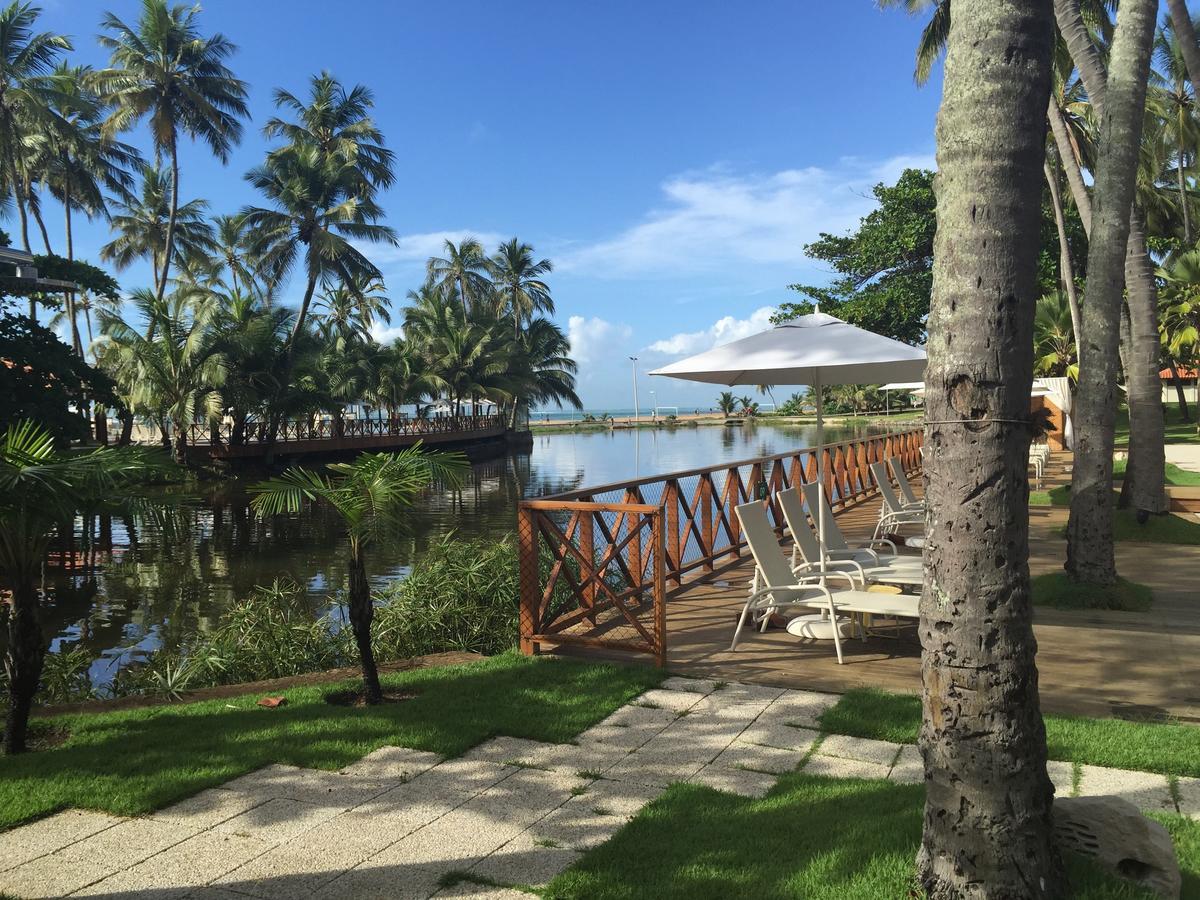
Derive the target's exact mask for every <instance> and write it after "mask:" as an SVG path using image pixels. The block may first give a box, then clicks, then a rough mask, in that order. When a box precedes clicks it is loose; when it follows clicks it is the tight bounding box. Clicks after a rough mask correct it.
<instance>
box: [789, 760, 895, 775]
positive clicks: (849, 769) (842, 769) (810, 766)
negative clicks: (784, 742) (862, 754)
mask: <svg viewBox="0 0 1200 900" xmlns="http://www.w3.org/2000/svg"><path fill="white" fill-rule="evenodd" d="M801 771H802V772H804V773H805V774H806V775H821V776H823V777H825V778H887V777H888V774H889V773H890V772H891V767H890V766H880V765H877V764H875V763H869V762H862V761H861V760H857V759H845V758H843V757H840V756H821V755H820V754H814V755H813V756H810V757H809V759H808V762H806V763H805V764H804V768H803V769H801Z"/></svg>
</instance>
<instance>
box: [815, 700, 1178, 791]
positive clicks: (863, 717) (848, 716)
mask: <svg viewBox="0 0 1200 900" xmlns="http://www.w3.org/2000/svg"><path fill="white" fill-rule="evenodd" d="M1045 722H1046V743H1047V746H1048V748H1049V753H1050V758H1051V759H1060V760H1065V761H1067V762H1074V763H1081V764H1086V765H1093V766H1110V767H1112V768H1117V769H1138V770H1140V771H1143V772H1159V773H1162V774H1163V775H1187V776H1191V777H1197V776H1200V729H1198V728H1196V726H1194V725H1181V724H1174V723H1157V722H1130V721H1126V720H1124V719H1088V718H1081V717H1075V716H1050V715H1048V716H1045ZM920 727H921V698H920V697H915V696H912V695H909V694H890V693H887V692H885V691H878V690H874V689H873V688H860V689H856V690H852V691H847V692H846V693H845V694H844V695H843V696H842V699H841V700H840V701H838V704H837V705H836V706H834V707H833V708H832V709H829V710H826V711H825V713H824V714H823V715H822V716H821V728H822V729H823V730H825V731H831V732H836V733H838V734H849V735H853V736H855V737H864V738H875V739H876V740H882V741H895V742H897V743H905V744H912V743H916V740H917V732H918V730H919V729H920Z"/></svg>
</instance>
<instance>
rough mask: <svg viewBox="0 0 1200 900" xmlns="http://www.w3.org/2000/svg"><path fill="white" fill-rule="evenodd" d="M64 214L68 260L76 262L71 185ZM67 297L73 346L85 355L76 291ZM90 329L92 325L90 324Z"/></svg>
mask: <svg viewBox="0 0 1200 900" xmlns="http://www.w3.org/2000/svg"><path fill="white" fill-rule="evenodd" d="M63 216H64V218H65V220H66V221H65V226H66V228H65V231H66V240H67V260H68V262H74V260H75V242H74V238H73V237H72V235H71V189H70V186H67V188H66V189H65V190H64V192H63ZM66 298H67V320H68V321H69V322H70V323H71V346H73V347H74V348H75V352H76V353H78V354H79V355H80V356H81V357H82V356H83V340H82V339H81V338H80V336H79V312H78V310H77V309H76V306H75V292H74V291H68V292H67V294H66ZM89 331H90V325H89ZM88 341H89V343H90V341H91V335H90V334H89V335H88Z"/></svg>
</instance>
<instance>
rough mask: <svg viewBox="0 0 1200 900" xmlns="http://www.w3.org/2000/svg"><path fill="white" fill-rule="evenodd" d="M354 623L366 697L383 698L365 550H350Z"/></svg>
mask: <svg viewBox="0 0 1200 900" xmlns="http://www.w3.org/2000/svg"><path fill="white" fill-rule="evenodd" d="M349 569H350V591H349V601H350V604H349V605H350V609H349V612H350V627H351V629H352V630H353V631H354V642H355V643H356V644H357V645H358V656H359V659H360V660H361V662H362V673H363V697H364V699H365V700H366V702H367V703H379V702H381V701H382V700H383V688H382V687H381V686H380V684H379V669H378V668H377V667H376V665H375V651H374V650H373V649H372V647H371V622H372V621H373V620H374V618H375V607H374V605H373V604H372V603H371V588H370V585H369V584H368V583H367V567H366V564H365V563H364V561H363V557H362V551H361V550H355V549H351V551H350V566H349Z"/></svg>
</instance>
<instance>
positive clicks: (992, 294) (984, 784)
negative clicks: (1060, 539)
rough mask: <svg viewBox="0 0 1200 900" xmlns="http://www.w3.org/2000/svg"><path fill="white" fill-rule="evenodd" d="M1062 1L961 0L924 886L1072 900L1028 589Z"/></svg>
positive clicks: (936, 392)
mask: <svg viewBox="0 0 1200 900" xmlns="http://www.w3.org/2000/svg"><path fill="white" fill-rule="evenodd" d="M1051 37H1052V29H1051V20H1050V7H1049V3H1048V0H1030V2H1024V3H1012V2H1004V3H996V2H995V0H955V6H954V17H953V19H952V21H951V25H950V37H949V44H948V52H947V57H946V75H945V88H944V95H943V99H942V108H941V112H940V113H939V114H938V125H937V161H938V176H937V187H936V190H937V226H938V227H937V237H936V238H935V243H934V269H933V296H932V302H931V309H930V318H929V341H928V345H927V348H928V353H929V363H928V367H927V368H926V371H925V382H926V385H927V386H928V393H927V395H926V417H927V424H926V426H925V444H926V448H927V451H926V457H925V460H926V462H925V466H926V479H927V481H926V484H927V488H926V499H927V503H928V509H929V514H928V520H927V541H926V545H925V586H924V590H923V592H922V595H921V624H920V630H921V644H922V651H923V652H922V655H921V673H922V681H923V707H924V717H923V723H922V727H921V738H920V745H921V753H922V756H923V757H924V761H925V780H926V799H925V822H924V834H923V837H922V843H921V852H920V855H919V857H918V872H919V876H920V879H921V882H922V884H923V886H924V888H925V890H926V892H927V894H928V896H930V897H934V898H965V897H971V898H1000V897H1005V898H1007V897H1045V898H1050V897H1062V896H1064V895H1065V894H1066V890H1065V888H1066V885H1065V876H1064V874H1063V867H1062V861H1061V860H1060V858H1059V855H1058V852H1057V849H1056V847H1055V845H1054V841H1053V837H1052V827H1051V815H1050V813H1051V802H1052V800H1053V795H1054V789H1053V787H1052V785H1051V783H1050V780H1049V778H1048V777H1047V774H1046V736H1045V730H1044V726H1043V724H1042V718H1041V712H1040V709H1039V701H1038V679H1037V669H1036V666H1035V664H1034V656H1035V653H1036V650H1037V644H1036V641H1035V640H1034V636H1033V626H1032V606H1031V603H1030V595H1029V567H1028V555H1029V521H1028V515H1029V513H1028V499H1029V486H1028V481H1027V477H1026V468H1027V465H1028V458H1029V442H1030V437H1031V431H1030V422H1029V387H1030V384H1031V383H1032V381H1033V318H1034V306H1035V303H1036V298H1037V257H1038V251H1039V230H1038V221H1039V217H1040V210H1041V197H1042V194H1041V175H1042V167H1043V163H1044V158H1045V128H1046V124H1045V123H1046V114H1045V110H1046V107H1045V102H1046V99H1045V98H1046V96H1047V94H1048V93H1049V90H1050V55H1051Z"/></svg>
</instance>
